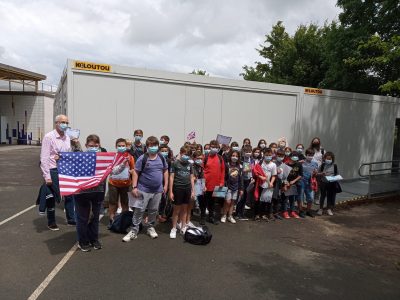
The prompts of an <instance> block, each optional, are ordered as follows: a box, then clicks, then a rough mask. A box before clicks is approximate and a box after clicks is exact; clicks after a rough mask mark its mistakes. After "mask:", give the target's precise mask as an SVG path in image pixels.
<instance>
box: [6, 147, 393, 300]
mask: <svg viewBox="0 0 400 300" xmlns="http://www.w3.org/2000/svg"><path fill="white" fill-rule="evenodd" d="M38 160H39V148H30V149H23V150H16V149H13V150H12V151H2V152H1V153H0V166H1V168H0V170H1V172H0V204H1V210H0V222H2V221H4V220H5V219H7V218H9V217H10V216H12V215H14V214H16V213H18V212H20V211H22V210H24V209H26V208H28V207H30V206H32V205H33V204H34V203H35V200H36V196H37V192H38V189H39V186H40V184H41V182H42V178H41V174H40V169H39V167H38ZM56 215H57V222H58V224H59V226H60V231H58V232H53V231H49V230H48V229H47V226H46V225H47V222H46V217H43V216H39V215H38V212H37V209H36V208H33V209H31V210H28V211H27V212H26V213H24V214H22V215H20V216H18V217H16V218H14V219H12V220H10V221H9V222H6V223H5V224H3V225H0V240H1V242H0V270H1V272H0V299H2V300H3V299H27V298H28V297H29V296H30V295H31V294H32V293H33V292H34V291H35V289H36V288H37V287H38V286H39V285H40V284H41V283H42V282H43V281H44V280H45V279H46V277H47V276H48V275H49V274H50V273H51V272H52V270H53V269H54V268H55V266H56V265H57V264H58V263H59V262H60V261H61V260H62V259H63V257H64V256H65V255H66V254H67V253H68V251H69V250H70V249H71V248H72V247H73V245H74V244H75V239H76V234H75V229H74V228H73V227H68V226H67V225H66V221H65V217H64V213H63V211H62V206H59V207H58V209H57V212H56ZM107 221H108V220H107V218H106V217H105V218H103V220H102V223H101V225H100V236H101V241H102V243H103V246H104V248H103V249H101V250H98V251H94V250H93V251H91V252H89V253H83V252H80V251H79V250H78V251H76V252H74V253H73V255H72V256H71V258H70V259H69V260H68V261H67V262H66V264H65V265H64V266H63V267H62V268H61V270H60V271H59V272H58V273H57V274H56V275H55V277H54V278H53V280H52V281H50V282H49V284H48V286H47V287H46V288H45V289H44V290H43V292H42V293H41V294H40V296H39V297H38V299H128V298H129V299H132V298H141V299H158V298H164V299H396V300H397V299H400V222H399V221H400V201H399V199H395V200H393V201H390V202H383V203H373V204H369V205H363V206H359V207H353V208H351V209H346V210H340V211H338V212H336V213H335V216H333V217H328V216H323V217H319V218H314V219H311V218H307V219H297V220H296V219H290V220H282V221H276V222H271V223H268V224H267V223H265V222H253V221H248V222H242V223H238V224H235V225H233V224H220V225H218V226H214V225H210V229H211V231H212V233H213V240H212V241H211V243H210V244H209V245H207V246H194V245H191V244H187V243H184V242H183V239H182V238H181V237H178V238H177V239H176V240H171V239H169V224H160V225H158V226H157V227H156V229H157V231H158V233H159V238H158V239H155V240H151V239H150V238H149V237H148V236H146V235H145V234H140V235H139V237H138V239H137V240H134V241H131V242H130V243H122V242H121V238H122V237H123V236H122V235H119V234H113V233H110V232H109V231H108V230H107V229H106V223H107Z"/></svg>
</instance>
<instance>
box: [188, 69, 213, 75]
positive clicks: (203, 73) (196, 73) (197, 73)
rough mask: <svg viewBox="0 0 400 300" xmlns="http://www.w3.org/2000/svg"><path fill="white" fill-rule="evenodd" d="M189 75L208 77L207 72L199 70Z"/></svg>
mask: <svg viewBox="0 0 400 300" xmlns="http://www.w3.org/2000/svg"><path fill="white" fill-rule="evenodd" d="M189 74H194V75H202V76H209V75H210V74H208V73H207V71H205V70H201V69H197V70H193V71H192V72H190V73H189Z"/></svg>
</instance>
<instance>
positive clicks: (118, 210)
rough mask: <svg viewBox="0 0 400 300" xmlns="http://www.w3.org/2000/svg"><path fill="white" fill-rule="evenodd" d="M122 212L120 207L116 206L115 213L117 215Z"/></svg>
mask: <svg viewBox="0 0 400 300" xmlns="http://www.w3.org/2000/svg"><path fill="white" fill-rule="evenodd" d="M121 213H122V208H121V207H118V208H117V215H119V214H121Z"/></svg>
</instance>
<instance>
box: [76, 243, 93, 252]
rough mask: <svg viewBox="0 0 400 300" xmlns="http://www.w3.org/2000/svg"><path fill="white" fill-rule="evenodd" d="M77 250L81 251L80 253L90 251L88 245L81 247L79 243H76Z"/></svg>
mask: <svg viewBox="0 0 400 300" xmlns="http://www.w3.org/2000/svg"><path fill="white" fill-rule="evenodd" d="M78 248H79V249H81V251H82V252H89V251H90V250H92V249H91V248H90V245H83V244H81V243H78Z"/></svg>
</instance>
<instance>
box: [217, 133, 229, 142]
mask: <svg viewBox="0 0 400 300" xmlns="http://www.w3.org/2000/svg"><path fill="white" fill-rule="evenodd" d="M231 140H232V137H230V136H225V135H221V134H218V135H217V142H218V143H219V144H221V145H229V144H230V143H231Z"/></svg>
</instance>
